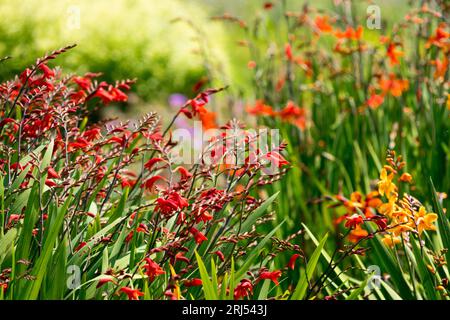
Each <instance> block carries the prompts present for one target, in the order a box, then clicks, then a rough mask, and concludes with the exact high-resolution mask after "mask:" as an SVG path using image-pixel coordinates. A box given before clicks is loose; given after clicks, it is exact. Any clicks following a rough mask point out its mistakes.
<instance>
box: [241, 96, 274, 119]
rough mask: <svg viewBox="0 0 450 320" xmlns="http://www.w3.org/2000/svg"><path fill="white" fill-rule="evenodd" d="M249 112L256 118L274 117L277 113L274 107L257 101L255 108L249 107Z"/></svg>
mask: <svg viewBox="0 0 450 320" xmlns="http://www.w3.org/2000/svg"><path fill="white" fill-rule="evenodd" d="M246 110H247V112H248V113H250V114H253V115H255V116H273V115H275V111H273V109H272V107H271V106H269V105H267V104H265V103H264V101H263V100H256V102H255V105H254V106H247V108H246Z"/></svg>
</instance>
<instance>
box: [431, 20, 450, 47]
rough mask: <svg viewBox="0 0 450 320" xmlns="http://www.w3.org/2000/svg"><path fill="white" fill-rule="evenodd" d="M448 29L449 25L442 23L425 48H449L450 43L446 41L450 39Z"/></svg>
mask: <svg viewBox="0 0 450 320" xmlns="http://www.w3.org/2000/svg"><path fill="white" fill-rule="evenodd" d="M446 29H447V24H446V23H445V22H442V23H440V24H439V26H438V27H437V29H436V31H435V32H434V35H433V36H431V37H429V38H428V41H427V43H426V45H425V47H426V48H429V47H431V46H432V45H435V46H437V47H440V48H448V47H449V43H448V42H447V41H446V40H447V39H449V38H450V33H448V32H447V31H446Z"/></svg>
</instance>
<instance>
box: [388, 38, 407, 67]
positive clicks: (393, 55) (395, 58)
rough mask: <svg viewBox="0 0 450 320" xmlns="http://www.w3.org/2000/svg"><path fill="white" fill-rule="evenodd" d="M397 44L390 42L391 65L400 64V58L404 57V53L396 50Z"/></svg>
mask: <svg viewBox="0 0 450 320" xmlns="http://www.w3.org/2000/svg"><path fill="white" fill-rule="evenodd" d="M396 46H397V45H396V44H395V43H393V42H390V43H389V45H388V47H387V56H388V57H389V61H390V63H391V65H396V64H399V63H400V61H399V59H398V58H399V57H402V56H403V55H404V53H403V51H401V50H397V49H396Z"/></svg>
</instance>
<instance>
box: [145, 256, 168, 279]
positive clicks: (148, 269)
mask: <svg viewBox="0 0 450 320" xmlns="http://www.w3.org/2000/svg"><path fill="white" fill-rule="evenodd" d="M145 262H146V264H145V265H144V269H145V273H146V274H147V276H148V279H149V280H150V282H152V281H153V280H155V278H156V277H157V276H159V275H161V274H164V273H166V272H165V271H164V270H163V269H162V268H161V267H160V265H159V264H157V263H156V262H155V261H153V260H152V259H150V258H145Z"/></svg>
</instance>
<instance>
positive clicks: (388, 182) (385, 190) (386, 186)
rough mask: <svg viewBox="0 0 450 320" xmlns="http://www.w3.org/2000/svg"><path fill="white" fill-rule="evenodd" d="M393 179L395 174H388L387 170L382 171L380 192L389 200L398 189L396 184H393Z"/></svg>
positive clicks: (379, 184)
mask: <svg viewBox="0 0 450 320" xmlns="http://www.w3.org/2000/svg"><path fill="white" fill-rule="evenodd" d="M393 178H394V174H393V173H390V174H388V173H387V170H386V168H383V169H381V173H380V181H379V182H378V192H379V193H380V195H382V196H384V195H386V197H387V198H388V199H390V198H391V194H392V193H394V191H395V189H396V187H395V184H393V183H392V179H393Z"/></svg>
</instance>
